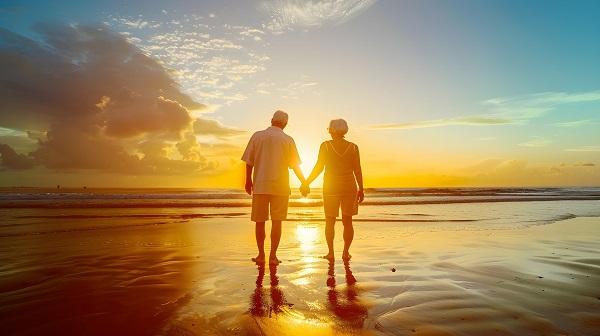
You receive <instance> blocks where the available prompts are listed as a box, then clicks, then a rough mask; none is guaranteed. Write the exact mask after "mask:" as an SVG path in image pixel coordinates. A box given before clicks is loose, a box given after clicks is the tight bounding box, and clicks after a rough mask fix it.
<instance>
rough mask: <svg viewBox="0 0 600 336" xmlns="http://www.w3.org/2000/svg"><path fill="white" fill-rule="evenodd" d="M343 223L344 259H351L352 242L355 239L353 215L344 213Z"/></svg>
mask: <svg viewBox="0 0 600 336" xmlns="http://www.w3.org/2000/svg"><path fill="white" fill-rule="evenodd" d="M342 223H343V224H344V252H342V259H343V260H350V258H352V256H351V255H350V252H349V250H350V244H352V240H354V227H353V226H352V216H345V215H342Z"/></svg>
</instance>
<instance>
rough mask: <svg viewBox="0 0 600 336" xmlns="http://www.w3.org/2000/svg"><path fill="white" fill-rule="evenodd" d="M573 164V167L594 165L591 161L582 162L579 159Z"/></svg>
mask: <svg viewBox="0 0 600 336" xmlns="http://www.w3.org/2000/svg"><path fill="white" fill-rule="evenodd" d="M574 166H575V167H595V166H596V164H595V163H592V162H582V161H580V162H576V163H575V164H574Z"/></svg>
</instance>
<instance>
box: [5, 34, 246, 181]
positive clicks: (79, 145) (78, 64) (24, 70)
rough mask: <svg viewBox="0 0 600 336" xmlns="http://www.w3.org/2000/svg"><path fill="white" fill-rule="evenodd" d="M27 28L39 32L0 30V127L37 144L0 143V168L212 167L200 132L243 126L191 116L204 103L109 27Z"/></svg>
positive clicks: (226, 132)
mask: <svg viewBox="0 0 600 336" xmlns="http://www.w3.org/2000/svg"><path fill="white" fill-rule="evenodd" d="M33 29H34V32H35V33H36V34H37V35H36V37H37V38H36V39H31V38H26V37H24V36H21V35H18V34H15V33H14V32H11V31H9V30H6V29H3V28H0V99H1V101H2V105H1V107H0V126H2V127H5V128H9V129H13V130H19V131H22V132H26V133H27V134H28V136H29V138H31V139H35V140H36V141H37V149H35V150H34V151H32V152H30V153H27V154H24V153H17V152H16V151H15V150H14V149H13V148H12V147H11V146H9V145H8V144H0V155H1V160H0V169H29V168H32V167H34V166H38V165H42V166H44V167H46V168H49V169H60V170H68V169H92V170H99V171H104V172H115V173H128V174H187V173H191V172H195V171H199V170H207V169H212V168H214V167H215V163H214V162H210V161H209V160H207V159H206V158H205V157H203V156H202V154H201V148H200V145H199V144H198V143H197V141H196V135H212V136H218V137H227V136H232V135H239V134H243V133H244V132H243V131H240V130H236V129H232V128H228V127H225V126H224V125H222V124H220V123H219V122H217V121H214V120H208V119H201V118H194V117H193V116H192V115H191V114H190V111H193V110H201V109H204V108H205V106H204V105H203V104H200V103H198V102H195V101H194V100H193V99H192V98H191V97H189V96H188V95H186V94H184V93H182V92H181V90H180V86H179V84H178V83H177V82H176V81H175V80H173V78H172V77H171V76H170V72H169V70H168V69H166V68H164V67H163V66H162V65H161V64H160V62H158V61H156V60H154V59H152V58H150V57H148V56H146V55H144V54H143V53H142V52H141V51H140V50H139V49H138V48H137V47H136V46H134V45H133V44H131V43H130V42H129V41H127V40H126V39H125V38H123V37H121V36H119V35H118V34H115V33H114V32H111V31H109V30H107V29H106V27H102V26H81V25H79V26H66V25H54V24H39V25H37V26H35V27H34V28H33ZM170 151H173V152H176V153H178V156H179V157H180V158H179V159H173V158H172V157H173V156H172V155H171V156H170V157H168V154H169V152H170Z"/></svg>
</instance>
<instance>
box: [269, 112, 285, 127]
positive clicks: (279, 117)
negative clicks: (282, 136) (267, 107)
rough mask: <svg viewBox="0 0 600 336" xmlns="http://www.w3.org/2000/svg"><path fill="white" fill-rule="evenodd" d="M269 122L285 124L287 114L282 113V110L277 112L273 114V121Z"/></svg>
mask: <svg viewBox="0 0 600 336" xmlns="http://www.w3.org/2000/svg"><path fill="white" fill-rule="evenodd" d="M271 122H274V123H282V124H287V122H288V114H287V113H285V112H283V111H282V110H277V111H275V113H274V114H273V119H271Z"/></svg>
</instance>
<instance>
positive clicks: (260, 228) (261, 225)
mask: <svg viewBox="0 0 600 336" xmlns="http://www.w3.org/2000/svg"><path fill="white" fill-rule="evenodd" d="M254 234H255V235H256V246H257V247H258V255H257V256H256V258H252V261H254V262H256V263H264V262H265V237H266V236H267V234H266V233H265V222H256V227H255V229H254Z"/></svg>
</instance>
